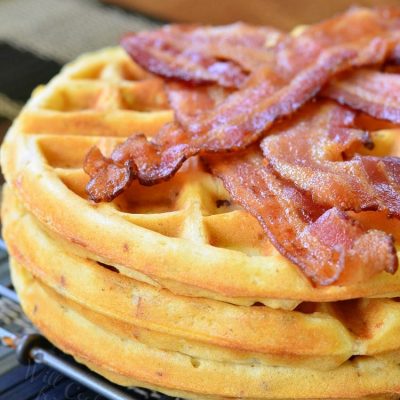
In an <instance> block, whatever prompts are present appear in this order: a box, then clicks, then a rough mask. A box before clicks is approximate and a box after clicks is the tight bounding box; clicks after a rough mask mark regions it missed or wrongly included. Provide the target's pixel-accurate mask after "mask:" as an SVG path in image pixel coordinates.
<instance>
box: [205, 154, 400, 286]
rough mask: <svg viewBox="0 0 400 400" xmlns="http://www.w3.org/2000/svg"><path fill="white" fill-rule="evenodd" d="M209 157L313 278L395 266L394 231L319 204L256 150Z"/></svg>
mask: <svg viewBox="0 0 400 400" xmlns="http://www.w3.org/2000/svg"><path fill="white" fill-rule="evenodd" d="M206 161H207V163H208V165H209V166H210V168H211V171H212V172H213V174H215V175H216V176H218V177H220V178H221V179H222V181H223V183H224V185H225V187H226V189H227V190H228V191H229V193H230V194H231V196H232V198H233V199H234V200H235V201H237V202H238V203H239V204H240V205H242V206H243V207H244V208H245V209H246V210H247V211H248V212H249V213H251V214H252V215H253V216H255V217H256V218H257V219H258V221H259V223H260V224H261V225H262V227H263V228H264V231H265V232H266V234H267V235H268V237H269V239H270V240H271V242H272V243H273V244H274V246H275V247H276V248H277V250H278V251H279V252H280V253H282V255H284V256H285V257H287V258H288V259H290V260H291V261H292V262H293V263H295V264H296V265H298V266H299V267H300V268H301V270H302V271H303V272H304V274H305V275H306V276H308V277H309V278H311V279H312V281H313V282H314V283H316V284H318V285H329V284H332V283H347V284H348V283H355V282H358V281H362V280H365V279H368V278H369V277H371V276H373V275H375V274H376V273H378V272H381V271H387V272H390V273H394V272H395V271H396V270H397V257H396V251H395V248H394V243H393V238H392V236H390V235H388V234H386V233H384V232H381V231H378V230H365V229H364V228H363V227H362V226H361V225H360V224H359V223H357V222H356V221H354V220H352V219H351V218H350V217H349V216H348V215H347V214H346V213H345V212H343V211H340V210H338V209H337V208H330V209H326V208H324V207H321V206H318V205H316V204H315V203H313V201H312V199H311V197H309V196H308V195H307V194H306V193H304V192H302V191H300V190H299V189H297V188H296V187H295V186H293V184H291V183H290V182H289V181H286V180H282V179H280V178H279V177H277V176H276V174H275V172H274V171H273V169H272V167H271V166H270V165H269V164H268V163H267V162H266V161H265V160H264V161H263V159H262V156H261V155H260V153H259V152H258V151H257V150H250V151H247V152H246V153H245V154H241V155H236V156H224V157H221V156H208V157H207V159H206Z"/></svg>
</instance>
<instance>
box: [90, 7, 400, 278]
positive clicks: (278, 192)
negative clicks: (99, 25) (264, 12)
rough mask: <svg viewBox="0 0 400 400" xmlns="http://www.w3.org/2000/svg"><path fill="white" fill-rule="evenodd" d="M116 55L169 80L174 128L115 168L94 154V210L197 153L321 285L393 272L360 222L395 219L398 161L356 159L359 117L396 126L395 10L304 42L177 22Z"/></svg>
mask: <svg viewBox="0 0 400 400" xmlns="http://www.w3.org/2000/svg"><path fill="white" fill-rule="evenodd" d="M271 42H274V43H271ZM122 46H123V47H124V49H125V50H126V51H127V52H128V54H129V55H130V56H131V57H132V58H133V59H134V60H135V61H136V62H137V63H138V64H140V65H141V66H142V67H144V68H145V69H146V70H148V71H149V72H151V73H153V74H156V75H158V76H160V77H162V78H164V79H165V85H166V91H167V94H168V98H169V103H170V106H171V108H172V109H173V110H174V112H175V120H174V122H172V123H169V124H166V125H165V126H164V127H163V128H162V129H161V130H160V132H159V133H158V134H157V135H156V136H154V137H153V138H152V139H151V140H148V139H147V138H146V137H145V136H144V135H142V134H134V135H133V136H131V137H129V138H128V139H127V140H126V141H125V142H124V143H123V144H121V145H119V146H118V147H117V148H116V149H115V150H114V152H113V153H112V155H111V157H110V158H107V157H104V156H103V155H102V154H101V152H100V150H99V149H98V148H93V149H92V150H91V151H90V152H89V154H88V155H87V157H86V160H85V165H84V167H85V171H86V172H87V173H88V174H89V175H90V177H91V180H90V182H89V184H88V186H87V192H88V194H89V197H90V199H91V200H93V201H95V202H100V201H111V200H112V199H113V198H115V197H116V196H118V195H119V194H120V193H121V192H123V191H124V190H125V189H126V188H127V187H128V186H129V185H130V184H131V182H132V181H133V180H135V179H137V180H139V182H140V183H141V184H143V185H153V184H157V183H158V182H160V181H164V180H167V179H170V178H171V177H172V176H173V175H174V174H175V173H176V171H177V170H178V169H179V168H180V166H181V165H182V163H183V162H184V161H185V160H186V159H188V158H189V157H192V156H195V155H200V156H201V157H202V160H203V161H204V162H205V163H206V164H207V165H208V168H209V169H210V171H211V172H212V173H213V174H214V175H215V176H217V177H219V178H221V179H222V181H223V183H224V185H225V187H226V189H227V190H228V191H229V193H230V195H231V196H232V198H233V199H234V201H236V202H237V203H239V204H240V205H241V206H243V207H244V208H245V209H246V210H247V211H248V212H250V213H251V214H252V215H254V216H255V217H256V218H257V219H258V221H259V223H260V224H261V225H262V227H263V229H264V231H265V233H266V234H267V235H268V237H269V239H270V240H271V242H272V243H273V244H274V245H275V247H276V248H277V249H278V250H279V251H280V252H281V253H282V254H283V255H284V256H285V257H287V258H288V259H290V260H291V261H292V262H293V263H294V264H296V265H297V266H299V267H300V268H301V270H302V271H303V272H304V273H305V274H306V276H308V277H309V278H311V280H312V281H313V282H314V283H315V284H317V285H329V284H332V283H341V284H342V283H346V284H347V283H355V282H359V281H362V280H365V279H368V278H369V277H370V276H372V275H374V274H376V273H378V272H381V271H387V272H389V273H394V272H395V271H396V270H397V263H398V261H397V255H396V251H395V247H394V240H393V237H392V236H391V235H390V234H388V233H386V232H383V231H380V230H376V229H367V228H365V227H364V226H363V225H362V224H361V223H360V222H358V221H357V219H356V218H355V217H354V215H357V214H356V213H360V212H361V211H367V210H368V211H376V212H379V213H381V214H382V215H384V216H385V218H399V217H400V158H398V157H375V156H365V155H360V154H358V153H357V152H356V151H357V149H360V148H361V147H362V146H365V147H367V148H371V147H372V146H373V142H372V140H371V136H370V134H369V132H368V131H365V130H364V129H362V128H363V127H362V126H361V125H360V124H359V122H358V121H359V120H361V119H360V118H359V116H360V115H364V116H365V118H367V117H366V115H369V117H368V118H370V119H371V120H374V121H375V122H377V119H379V120H386V121H390V122H392V123H397V124H399V123H400V74H396V73H394V72H393V71H396V64H400V9H393V8H390V9H388V8H385V9H376V10H370V9H364V8H353V9H350V10H349V11H348V12H346V13H344V14H342V15H339V16H337V17H334V18H332V19H330V20H328V21H325V22H322V23H320V24H317V25H313V26H310V27H308V28H306V29H304V30H303V31H302V32H300V33H298V34H284V33H282V32H278V31H276V30H274V29H271V28H265V27H252V26H248V25H245V24H241V23H238V24H234V25H230V26H226V27H197V26H182V25H172V26H166V27H164V28H161V29H159V30H156V31H152V32H144V33H138V34H130V35H127V36H126V37H124V38H123V40H122ZM390 71H391V72H390ZM397 90H399V92H397ZM371 117H373V118H371ZM378 125H379V121H378Z"/></svg>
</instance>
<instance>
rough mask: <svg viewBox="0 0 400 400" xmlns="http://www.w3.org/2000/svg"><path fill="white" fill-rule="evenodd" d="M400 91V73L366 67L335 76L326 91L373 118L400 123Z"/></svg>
mask: <svg viewBox="0 0 400 400" xmlns="http://www.w3.org/2000/svg"><path fill="white" fill-rule="evenodd" d="M399 93H400V75H398V74H390V73H382V72H378V71H372V70H364V69H362V70H356V71H352V72H350V73H348V74H346V75H345V76H343V77H341V78H337V79H334V80H333V81H331V82H330V83H329V86H328V87H327V88H326V89H325V90H324V91H323V92H322V94H323V95H324V96H326V97H329V98H331V99H334V100H336V101H338V102H339V103H341V104H345V105H348V106H350V107H352V108H354V109H356V110H361V111H364V112H365V113H367V114H369V115H371V116H372V117H375V118H380V119H384V120H388V121H391V122H396V123H400V95H399Z"/></svg>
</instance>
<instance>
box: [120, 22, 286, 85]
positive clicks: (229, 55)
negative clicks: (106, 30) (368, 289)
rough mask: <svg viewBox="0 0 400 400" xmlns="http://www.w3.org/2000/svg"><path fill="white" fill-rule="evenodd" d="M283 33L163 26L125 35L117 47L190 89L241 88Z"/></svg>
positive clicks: (244, 27) (260, 29) (246, 27)
mask: <svg viewBox="0 0 400 400" xmlns="http://www.w3.org/2000/svg"><path fill="white" fill-rule="evenodd" d="M281 37H283V33H281V32H279V31H278V30H276V29H273V28H267V27H255V26H251V25H247V24H244V23H236V24H232V25H227V26H224V27H197V26H190V25H167V26H165V27H163V28H161V29H158V30H155V31H151V32H142V33H137V34H129V35H126V36H125V37H124V38H123V39H122V41H121V45H122V47H124V48H125V50H126V51H127V52H128V54H129V55H130V56H131V57H132V58H134V59H135V60H136V61H137V62H138V63H139V64H140V65H142V66H143V67H144V68H145V69H147V70H149V71H151V72H153V73H155V74H157V75H161V76H163V77H165V78H175V79H180V80H183V81H189V82H191V83H197V84H199V83H209V82H216V83H218V84H219V85H221V86H226V87H240V86H241V85H242V84H243V82H244V80H245V78H246V76H247V74H246V72H247V71H251V70H253V69H255V68H256V67H257V66H259V65H260V64H262V63H264V62H265V60H266V59H267V58H268V54H267V52H266V49H267V47H268V46H271V45H272V44H274V43H276V42H277V41H278V40H279V39H280V38H281Z"/></svg>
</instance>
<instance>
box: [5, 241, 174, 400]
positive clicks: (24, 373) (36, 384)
mask: <svg viewBox="0 0 400 400" xmlns="http://www.w3.org/2000/svg"><path fill="white" fill-rule="evenodd" d="M7 260H8V254H7V249H6V246H5V244H4V242H3V241H2V240H1V239H0V342H1V344H2V346H0V360H1V362H0V400H6V399H7V400H33V399H35V400H60V399H69V400H73V399H77V400H78V399H84V400H102V399H109V400H151V399H154V400H171V399H174V398H171V397H169V396H166V395H163V394H161V393H158V392H154V391H150V390H146V389H141V388H124V387H122V386H118V385H115V384H113V383H111V382H109V381H107V380H105V379H104V378H102V377H101V376H100V375H97V374H95V373H94V372H92V371H90V370H89V369H87V368H86V367H84V366H82V365H80V364H78V363H76V362H75V360H74V359H73V358H72V357H70V356H67V355H66V354H64V353H62V352H61V351H60V350H58V349H57V348H55V347H54V346H53V345H51V344H50V343H49V342H48V341H47V340H46V339H45V338H44V337H43V336H42V335H40V334H39V333H38V332H37V331H36V329H35V328H34V327H33V326H32V324H31V323H30V322H29V321H28V319H27V318H26V317H25V315H24V314H23V312H22V309H21V307H20V305H19V300H18V296H17V295H16V293H15V292H14V291H13V290H12V288H11V285H10V283H9V275H8V268H6V267H5V265H4V264H5V263H7V264H8V261H7ZM1 266H2V268H1ZM15 357H16V359H17V360H18V362H19V364H20V365H19V366H18V365H15V366H13V367H12V368H11V369H10V367H8V369H9V370H8V371H5V370H4V369H5V367H4V366H5V365H8V366H10V363H9V362H8V363H7V362H6V360H7V359H11V358H12V359H15ZM2 366H3V367H2ZM2 368H3V369H2ZM138 368H139V366H138ZM176 400H179V399H176Z"/></svg>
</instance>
